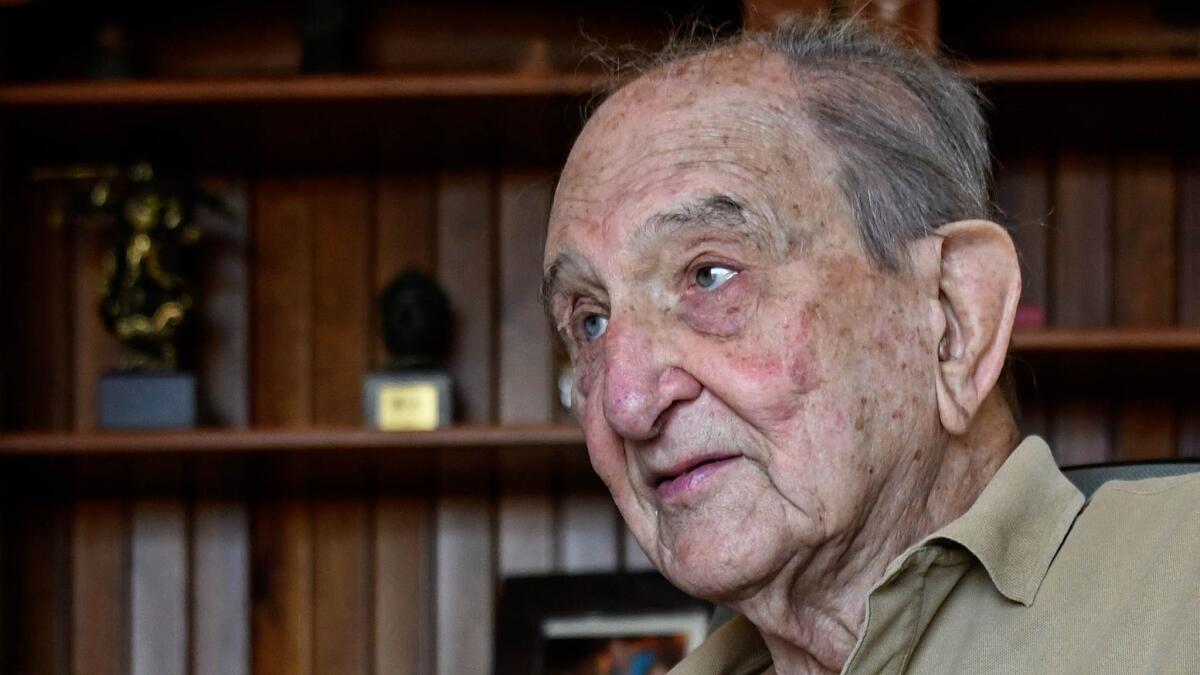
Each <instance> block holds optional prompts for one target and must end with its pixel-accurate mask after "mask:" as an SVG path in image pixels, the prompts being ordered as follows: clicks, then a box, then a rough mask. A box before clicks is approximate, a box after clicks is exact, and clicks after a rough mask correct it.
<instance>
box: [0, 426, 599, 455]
mask: <svg viewBox="0 0 1200 675" xmlns="http://www.w3.org/2000/svg"><path fill="white" fill-rule="evenodd" d="M580 445H583V432H582V431H580V429H579V428H578V427H573V426H565V425H564V426H529V427H508V426H505V427H450V428H446V429H439V430H437V431H409V432H385V431H373V430H369V429H254V430H226V429H198V430H194V431H148V432H90V433H52V432H20V433H10V434H0V457H3V456H5V455H9V456H16V455H25V456H30V455H102V454H158V455H163V454H189V453H192V454H199V453H207V454H237V453H273V452H276V453H277V452H291V453H295V452H328V451H338V450H368V451H397V452H406V451H415V450H427V449H431V448H434V449H436V448H537V447H541V448H548V447H568V446H580Z"/></svg>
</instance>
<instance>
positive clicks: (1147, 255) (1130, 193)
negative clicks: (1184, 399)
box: [1114, 155, 1178, 459]
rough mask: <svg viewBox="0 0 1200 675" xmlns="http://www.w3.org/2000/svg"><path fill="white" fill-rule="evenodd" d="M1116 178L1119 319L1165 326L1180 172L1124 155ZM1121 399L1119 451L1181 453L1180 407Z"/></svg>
mask: <svg viewBox="0 0 1200 675" xmlns="http://www.w3.org/2000/svg"><path fill="white" fill-rule="evenodd" d="M1115 174H1116V180H1115V186H1114V187H1115V207H1116V209H1115V211H1116V212H1115V218H1114V229H1115V231H1116V265H1115V268H1116V283H1115V307H1116V312H1115V313H1116V322H1117V324H1118V325H1121V326H1156V327H1165V326H1170V325H1172V324H1174V322H1175V309H1176V301H1175V173H1174V168H1173V166H1172V163H1171V159H1170V158H1169V157H1167V156H1165V155H1130V156H1124V157H1121V158H1120V159H1118V161H1117V163H1116V172H1115ZM1135 395H1136V396H1137V398H1134V399H1129V398H1125V400H1122V401H1120V403H1119V404H1118V409H1117V429H1116V448H1115V455H1116V456H1117V457H1119V458H1121V459H1161V458H1165V457H1172V456H1174V455H1175V454H1176V448H1177V445H1178V442H1177V437H1176V436H1177V434H1176V426H1175V422H1176V417H1175V406H1174V404H1173V403H1171V402H1168V401H1164V400H1157V401H1156V400H1146V399H1145V398H1144V397H1145V396H1146V395H1147V394H1146V393H1145V392H1140V393H1137V394H1135Z"/></svg>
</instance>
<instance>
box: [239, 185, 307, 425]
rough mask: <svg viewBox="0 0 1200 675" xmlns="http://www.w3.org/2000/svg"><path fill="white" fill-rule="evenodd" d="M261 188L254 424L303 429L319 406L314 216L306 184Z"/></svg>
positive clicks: (256, 228) (256, 226) (257, 232)
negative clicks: (314, 367)
mask: <svg viewBox="0 0 1200 675" xmlns="http://www.w3.org/2000/svg"><path fill="white" fill-rule="evenodd" d="M255 189H256V195H255V199H254V204H255V215H254V239H253V252H254V253H253V261H254V283H253V287H254V308H253V312H252V316H253V325H254V329H253V332H252V340H253V346H252V349H251V353H252V354H253V359H254V382H253V385H254V389H253V399H254V400H253V405H252V409H253V411H254V414H253V422H254V425H255V426H259V427H280V426H285V427H286V426H305V425H308V424H310V423H311V421H312V402H313V372H312V355H313V294H314V288H313V285H314V279H313V247H314V236H315V234H314V225H313V214H312V210H311V208H310V205H309V199H308V195H307V194H306V193H305V189H306V186H305V185H304V184H303V183H302V182H299V181H288V180H281V179H270V180H262V181H260V182H259V183H258V184H257V186H256V188H255Z"/></svg>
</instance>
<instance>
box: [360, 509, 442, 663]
mask: <svg viewBox="0 0 1200 675" xmlns="http://www.w3.org/2000/svg"><path fill="white" fill-rule="evenodd" d="M432 513H433V509H432V506H431V504H430V503H429V500H428V499H426V498H424V497H420V496H415V497H387V498H381V499H380V500H379V501H378V503H377V504H376V511H375V532H376V539H375V550H374V565H375V573H374V576H375V598H374V603H375V604H374V610H375V613H374V628H375V640H374V646H375V653H374V655H375V675H430V674H431V673H432V672H433V649H432V646H433V636H434V633H433V627H432V623H433V615H434V611H433V570H432V565H431V553H432V549H433V541H434V532H433V522H432V521H433V518H432Z"/></svg>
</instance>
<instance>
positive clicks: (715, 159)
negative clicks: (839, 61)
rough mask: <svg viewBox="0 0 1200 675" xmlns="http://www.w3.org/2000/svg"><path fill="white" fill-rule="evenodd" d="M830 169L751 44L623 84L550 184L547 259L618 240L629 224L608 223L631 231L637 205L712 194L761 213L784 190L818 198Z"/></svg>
mask: <svg viewBox="0 0 1200 675" xmlns="http://www.w3.org/2000/svg"><path fill="white" fill-rule="evenodd" d="M747 50H749V51H747ZM834 174H835V167H834V166H833V164H832V160H831V157H830V153H828V152H827V151H826V150H825V149H824V147H823V146H821V145H820V143H819V142H817V140H816V139H815V137H814V136H813V134H812V133H811V131H810V130H809V128H808V125H807V123H806V122H805V120H804V118H803V115H802V113H801V96H800V93H799V91H798V88H797V81H796V78H795V77H794V76H793V74H792V71H791V69H790V67H789V65H788V64H787V62H786V61H785V60H784V59H783V58H782V57H780V56H777V55H774V54H764V53H763V52H762V50H761V48H759V47H755V46H751V47H747V48H740V49H739V48H735V49H729V50H723V51H719V52H716V53H712V54H706V55H704V56H701V57H694V58H692V59H688V60H685V61H683V62H680V63H676V64H673V65H670V66H666V67H664V68H661V69H659V70H657V71H653V72H651V73H650V74H648V75H646V76H643V77H642V78H640V79H638V80H636V81H634V82H631V83H630V84H628V85H626V86H625V87H623V88H622V89H620V90H619V91H618V92H616V93H615V94H614V95H613V96H612V97H611V98H610V99H609V100H607V101H606V102H605V103H604V104H603V105H602V106H601V107H600V108H599V109H598V110H597V111H596V113H595V115H593V116H592V118H591V120H590V121H589V122H588V124H587V125H586V127H585V128H584V130H583V132H582V133H581V134H580V137H579V139H578V140H577V142H576V144H575V146H574V148H573V149H572V151H571V155H570V157H569V159H568V161H567V164H566V166H565V167H564V169H563V173H562V178H561V179H560V181H559V186H558V189H557V191H556V194H555V200H554V207H553V210H552V213H551V220H550V230H549V232H548V235H547V250H546V253H547V260H548V261H549V260H550V258H551V256H552V255H553V252H554V251H555V250H556V249H557V248H558V247H559V246H560V244H561V243H562V242H563V240H564V239H570V238H573V237H572V235H574V234H577V233H578V232H579V231H581V230H582V231H585V232H586V233H589V234H593V235H595V234H597V233H599V232H600V231H601V230H603V229H605V228H607V231H606V232H604V234H607V235H609V236H612V237H619V236H620V235H621V234H622V233H623V232H624V231H626V230H627V229H628V228H613V227H611V225H612V224H613V222H614V221H617V222H620V223H624V224H627V225H628V226H630V227H632V226H634V225H636V221H637V218H636V215H637V213H638V212H639V207H641V206H644V202H646V201H647V200H652V199H653V200H658V201H662V200H669V199H671V198H673V197H675V198H678V199H681V200H683V199H688V198H697V197H703V196H706V195H713V194H722V195H728V196H731V197H733V198H734V199H737V200H739V201H745V202H754V203H755V204H757V206H759V207H760V208H767V209H769V208H773V207H775V206H778V204H776V202H778V201H779V200H780V197H781V195H783V194H784V193H787V194H790V195H793V196H795V195H796V194H798V193H800V192H807V193H811V194H808V195H807V196H806V198H805V200H806V201H808V202H810V203H811V201H812V200H813V199H814V198H818V199H821V198H825V197H826V196H828V195H829V194H830V191H831V190H835V189H836V188H835V177H834ZM689 193H694V194H689ZM763 215H764V216H765V217H767V218H768V219H770V217H771V216H772V215H774V214H770V213H768V214H763ZM610 243H613V242H610Z"/></svg>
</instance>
